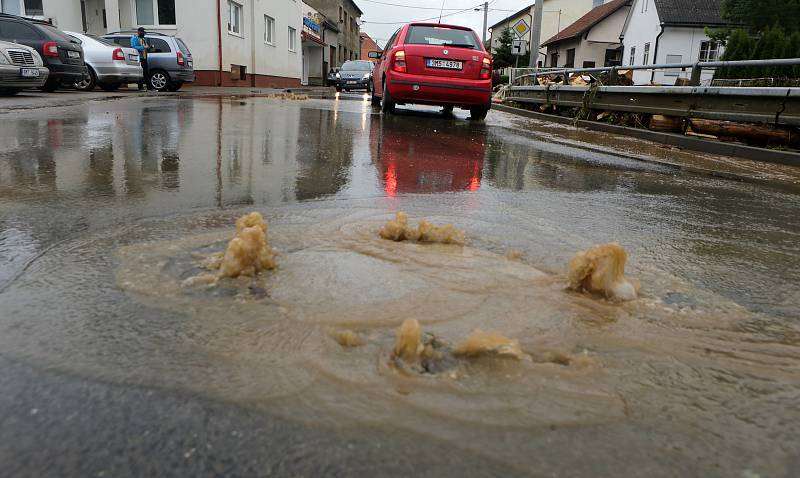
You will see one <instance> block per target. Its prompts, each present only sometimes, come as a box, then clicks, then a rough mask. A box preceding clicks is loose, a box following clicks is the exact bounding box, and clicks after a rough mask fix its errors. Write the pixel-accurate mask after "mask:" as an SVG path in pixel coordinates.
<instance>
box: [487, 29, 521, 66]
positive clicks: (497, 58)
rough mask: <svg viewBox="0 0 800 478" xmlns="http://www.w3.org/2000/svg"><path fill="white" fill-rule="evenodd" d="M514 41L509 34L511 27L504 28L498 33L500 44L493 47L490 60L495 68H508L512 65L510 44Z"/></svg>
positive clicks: (512, 58) (512, 56)
mask: <svg viewBox="0 0 800 478" xmlns="http://www.w3.org/2000/svg"><path fill="white" fill-rule="evenodd" d="M513 41H514V39H513V37H512V36H511V29H509V28H506V29H505V30H503V33H501V34H500V46H498V47H497V48H495V49H494V54H493V55H492V61H493V62H494V68H495V69H501V68H508V67H509V66H514V60H515V58H514V55H512V54H511V44H512V42H513Z"/></svg>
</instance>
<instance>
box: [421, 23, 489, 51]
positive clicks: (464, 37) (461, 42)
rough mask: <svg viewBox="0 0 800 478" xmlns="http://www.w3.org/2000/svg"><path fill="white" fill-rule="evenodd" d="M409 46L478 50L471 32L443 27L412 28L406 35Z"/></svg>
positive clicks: (476, 42) (476, 41)
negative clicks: (439, 46)
mask: <svg viewBox="0 0 800 478" xmlns="http://www.w3.org/2000/svg"><path fill="white" fill-rule="evenodd" d="M405 43H406V44H410V45H446V46H451V47H462V48H471V49H473V50H478V49H479V46H478V39H477V38H476V37H475V34H474V33H472V31H471V30H461V29H458V28H445V27H423V26H412V27H411V28H409V29H408V35H406V41H405Z"/></svg>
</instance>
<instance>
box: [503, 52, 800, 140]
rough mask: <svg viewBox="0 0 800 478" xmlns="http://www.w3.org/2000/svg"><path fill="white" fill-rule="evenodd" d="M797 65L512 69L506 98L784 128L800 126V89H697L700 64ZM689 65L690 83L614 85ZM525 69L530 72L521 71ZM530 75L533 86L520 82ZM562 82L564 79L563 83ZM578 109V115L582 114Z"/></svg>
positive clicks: (792, 61)
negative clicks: (583, 78) (550, 80)
mask: <svg viewBox="0 0 800 478" xmlns="http://www.w3.org/2000/svg"><path fill="white" fill-rule="evenodd" d="M788 65H800V58H790V59H778V60H746V61H715V62H698V63H679V64H663V65H646V66H633V67H623V66H615V67H605V68H566V69H565V68H556V69H541V68H540V69H532V68H524V69H523V68H518V69H514V70H512V77H511V79H510V80H511V85H510V87H509V88H508V90H507V93H506V100H510V101H514V102H518V103H530V104H538V105H548V106H563V107H570V108H580V109H581V110H582V111H584V112H587V113H588V111H589V110H607V111H619V112H627V113H643V114H660V115H666V116H676V117H683V118H703V119H716V120H729V121H740V122H752V123H767V124H774V125H784V126H800V88H783V87H760V88H740V87H700V86H699V84H700V76H701V74H702V71H703V69H704V68H720V67H746V66H788ZM688 68H691V69H692V80H691V83H692V84H694V86H615V85H616V80H617V79H618V78H617V75H618V73H619V72H620V71H624V70H663V69H688ZM524 72H529V73H524ZM602 72H609V73H610V76H609V79H610V82H608V83H610V84H609V85H602V84H600V83H599V82H598V83H594V84H593V85H591V86H572V85H569V84H563V85H555V84H549V85H546V86H544V85H538V83H537V82H536V81H535V79H536V77H538V76H543V75H553V74H557V75H564V78H565V80H567V79H568V78H569V75H571V74H575V73H602ZM525 78H533V81H531V83H534V84H533V85H519V84H518V83H520V82H521V81H522V80H523V79H525ZM565 83H566V81H565ZM580 114H581V113H579V115H580Z"/></svg>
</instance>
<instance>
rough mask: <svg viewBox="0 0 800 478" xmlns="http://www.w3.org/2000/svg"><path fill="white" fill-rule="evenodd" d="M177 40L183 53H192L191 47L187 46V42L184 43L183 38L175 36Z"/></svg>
mask: <svg viewBox="0 0 800 478" xmlns="http://www.w3.org/2000/svg"><path fill="white" fill-rule="evenodd" d="M175 42H176V43H177V44H178V48H179V49H180V50H181V53H183V54H184V55H191V52H190V51H189V47H188V46H186V43H183V40H181V39H180V38H175Z"/></svg>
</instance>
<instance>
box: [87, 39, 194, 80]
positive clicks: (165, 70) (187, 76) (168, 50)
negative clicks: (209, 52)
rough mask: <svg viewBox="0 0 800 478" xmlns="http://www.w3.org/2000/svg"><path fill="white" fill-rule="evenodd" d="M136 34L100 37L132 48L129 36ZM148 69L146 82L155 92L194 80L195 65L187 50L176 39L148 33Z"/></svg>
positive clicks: (183, 44)
mask: <svg viewBox="0 0 800 478" xmlns="http://www.w3.org/2000/svg"><path fill="white" fill-rule="evenodd" d="M135 34H136V32H134V31H130V32H116V33H109V34H107V35H103V38H105V39H107V40H111V41H112V42H114V43H116V44H117V45H119V46H121V47H125V48H131V37H132V36H133V35H135ZM146 39H147V43H148V44H149V45H150V50H149V52H148V53H147V66H148V70H149V72H150V74H149V76H148V78H147V83H148V84H149V85H150V87H151V88H153V89H154V90H158V91H178V90H179V89H180V88H181V86H183V84H184V83H189V82H192V81H194V62H193V61H192V53H191V52H190V51H189V47H187V46H186V44H185V43H183V40H181V39H180V38H178V37H173V36H169V35H164V34H162V33H155V32H148V33H147V37H146Z"/></svg>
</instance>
